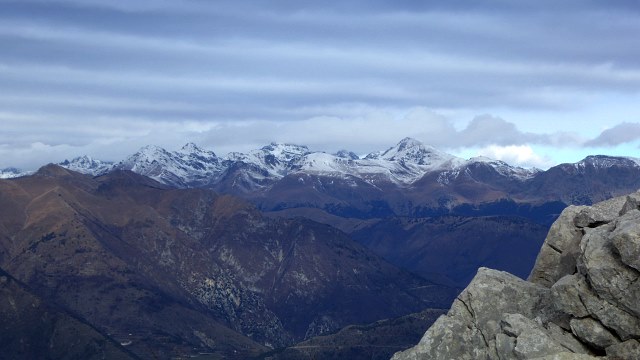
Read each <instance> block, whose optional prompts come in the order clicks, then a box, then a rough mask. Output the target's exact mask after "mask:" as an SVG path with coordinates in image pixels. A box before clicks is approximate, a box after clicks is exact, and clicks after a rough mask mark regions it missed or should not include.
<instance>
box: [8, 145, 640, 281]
mask: <svg viewBox="0 0 640 360" xmlns="http://www.w3.org/2000/svg"><path fill="white" fill-rule="evenodd" d="M639 163H640V160H638V159H636V158H631V157H612V156H603V155H595V156H588V157H587V158H585V159H583V160H581V161H579V162H577V163H570V164H560V165H558V166H554V167H552V168H550V169H548V170H545V171H543V170H539V169H524V168H520V167H514V166H511V165H509V164H507V163H505V162H502V161H499V160H492V159H488V158H484V157H476V158H471V159H466V160H465V159H461V158H459V157H456V156H453V155H450V154H447V153H445V152H442V151H440V150H438V149H435V148H433V147H431V146H428V145H425V144H422V143H421V142H419V141H417V140H415V139H411V138H405V139H402V140H401V141H400V142H398V143H397V144H396V145H395V146H392V147H390V148H389V149H387V150H384V151H377V152H373V153H370V154H367V155H365V156H358V155H356V154H355V153H353V152H350V151H347V150H343V151H339V152H337V153H335V154H328V153H324V152H317V151H310V150H309V148H308V147H306V146H301V145H292V144H276V143H272V144H270V145H267V146H264V147H262V148H261V149H258V150H253V151H250V152H248V153H230V154H228V155H227V156H225V157H220V156H218V155H216V154H215V153H214V152H212V151H209V150H204V149H202V148H199V147H198V146H196V145H195V144H192V143H189V144H186V145H185V146H184V147H182V148H181V149H179V150H177V151H168V150H165V149H163V148H160V147H157V146H145V147H143V148H141V149H140V150H139V151H138V152H136V153H135V154H132V155H131V156H129V157H127V158H126V159H124V160H122V161H119V162H114V163H111V162H105V161H100V160H96V159H92V158H90V157H88V156H81V157H77V158H75V159H72V160H65V161H64V162H62V163H60V165H61V166H63V167H65V168H67V169H70V170H73V171H77V172H80V173H85V174H89V175H92V176H98V175H102V174H106V173H109V172H111V171H114V170H130V171H133V172H135V173H138V174H141V175H144V176H147V177H149V178H151V179H154V180H156V181H158V182H160V183H162V184H165V185H167V186H170V187H173V188H206V189H212V190H214V191H216V192H218V193H223V194H231V195H236V196H240V197H242V198H245V199H247V200H248V201H250V202H251V203H253V204H254V205H255V206H256V207H257V208H258V209H259V210H261V211H263V212H265V215H267V216H270V217H280V218H296V217H304V218H307V219H310V220H314V221H317V222H320V223H325V224H328V225H331V226H333V227H336V228H338V229H340V230H342V231H344V232H345V233H347V234H348V235H350V236H351V237H352V238H353V239H356V240H357V241H359V242H361V243H362V244H363V245H365V246H368V247H369V248H370V249H372V250H373V251H375V252H376V254H378V255H380V256H382V257H384V258H385V259H387V260H389V261H391V262H392V263H393V264H395V265H397V266H400V267H402V268H406V269H408V270H410V271H413V272H415V273H417V274H419V275H421V276H423V277H426V278H429V279H432V280H437V281H444V282H447V281H450V284H451V285H454V286H464V285H466V283H467V282H468V281H469V280H470V279H471V277H472V276H473V275H474V274H475V269H477V267H479V266H491V267H494V268H497V269H500V270H506V271H509V272H511V273H515V274H517V275H518V276H521V277H526V276H527V275H528V272H529V271H530V269H531V267H532V266H533V262H534V260H535V254H536V251H535V250H536V249H537V248H538V247H539V246H540V245H541V244H542V240H543V238H544V234H545V233H546V231H547V230H548V228H549V226H550V225H551V223H552V222H553V221H554V220H555V219H556V218H557V216H558V215H559V214H560V212H561V211H562V210H563V209H564V208H565V207H566V206H567V205H572V204H573V205H590V204H592V203H595V202H598V201H602V200H605V199H608V198H611V197H614V196H618V195H622V194H625V193H629V192H632V191H635V190H636V189H638V188H640V165H639ZM18 174H20V173H19V171H17V170H16V169H12V170H10V171H7V172H5V174H4V176H5V177H8V176H17V175H18ZM439 222H440V224H438V223H439ZM470 232H471V233H473V234H474V236H467V235H466V234H468V233H470ZM391 235H393V236H391ZM489 243H491V244H492V245H489ZM453 244H456V245H455V246H453ZM470 249H482V251H471V250H470ZM510 249H527V250H526V251H521V252H515V251H512V250H510ZM507 253H508V254H510V255H513V256H511V257H509V256H504V255H505V254H507ZM418 254H423V255H425V256H427V257H428V258H430V259H432V260H433V261H421V259H422V258H421V257H420V256H418ZM445 255H446V256H445ZM443 259H445V260H443Z"/></svg>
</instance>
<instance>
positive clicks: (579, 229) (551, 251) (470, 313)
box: [393, 193, 640, 360]
mask: <svg viewBox="0 0 640 360" xmlns="http://www.w3.org/2000/svg"><path fill="white" fill-rule="evenodd" d="M639 206H640V193H634V194H631V195H629V196H626V197H620V198H615V199H611V200H607V201H604V202H602V203H599V204H596V205H594V206H591V207H585V206H580V207H578V206H570V207H568V208H567V209H566V210H565V211H564V212H563V213H562V214H561V215H560V217H559V218H558V220H557V221H556V222H555V223H554V224H553V226H552V227H551V230H550V231H549V235H548V236H547V239H546V240H545V242H544V244H543V246H542V249H541V250H540V254H539V255H538V259H537V260H536V265H535V267H534V269H533V271H532V272H531V275H530V276H529V281H524V280H521V279H519V278H517V277H515V276H513V275H510V274H508V273H504V272H501V271H495V270H490V269H485V268H481V269H479V270H478V273H477V275H476V277H475V278H474V279H473V280H472V281H471V283H470V284H469V286H468V287H467V288H466V289H465V290H464V291H463V292H462V293H461V294H460V295H459V296H458V298H457V299H456V300H455V301H454V303H453V305H452V307H451V310H450V311H449V312H448V313H447V315H443V316H442V317H440V319H438V321H436V323H435V324H434V325H433V326H432V327H431V328H430V329H429V330H427V332H426V333H425V335H424V337H423V338H422V340H420V343H418V345H416V346H415V347H413V348H411V349H408V350H406V351H403V352H399V353H396V354H395V355H394V357H393V359H395V360H404V359H413V360H417V359H491V360H492V359H499V360H505V359H547V360H551V359H558V360H560V359H593V358H598V357H603V356H604V355H605V354H606V357H607V358H609V359H640V343H639V342H638V339H640V281H639V280H640V211H639Z"/></svg>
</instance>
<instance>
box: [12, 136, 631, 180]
mask: <svg viewBox="0 0 640 360" xmlns="http://www.w3.org/2000/svg"><path fill="white" fill-rule="evenodd" d="M622 163H624V164H623V165H624V166H640V159H635V158H623V157H609V156H589V157H587V158H585V159H584V160H582V161H580V162H577V163H575V164H568V166H570V167H572V168H575V169H576V170H577V171H580V169H584V168H585V167H589V166H591V167H597V168H599V167H602V168H606V167H610V166H613V165H616V164H622ZM59 165H61V166H63V167H65V168H67V169H70V170H73V171H77V172H81V173H85V174H89V175H92V176H98V175H102V174H105V173H107V172H109V171H112V170H116V169H120V170H131V171H133V172H136V173H139V174H141V175H145V176H148V177H150V178H152V179H155V180H157V181H159V182H161V183H164V184H167V185H171V186H175V187H181V188H184V187H202V186H213V185H215V184H217V183H219V182H221V181H225V180H227V181H229V183H231V186H236V184H241V186H243V187H245V188H246V189H251V190H255V189H260V188H265V187H268V186H269V185H270V184H272V183H274V182H276V181H278V180H280V179H282V178H284V177H285V176H288V175H291V174H296V173H303V174H310V175H317V176H328V177H337V178H342V179H348V178H351V179H353V178H357V179H361V180H363V181H366V182H367V183H370V184H373V185H375V184H377V183H380V182H390V183H393V184H396V185H398V186H410V185H412V184H413V183H415V182H416V181H418V180H420V179H421V178H423V177H424V176H425V175H427V174H435V175H436V179H437V180H436V181H437V183H438V184H440V186H448V185H449V184H450V183H452V181H454V180H455V179H458V178H460V177H463V176H465V177H468V178H473V176H475V175H474V174H473V172H474V170H473V169H477V168H480V167H482V168H484V169H493V170H494V171H495V173H497V174H499V175H498V176H501V177H504V178H506V179H510V181H511V180H512V181H525V180H527V179H531V178H532V177H534V176H536V174H539V173H540V172H541V170H539V169H525V168H521V167H516V166H511V165H509V164H507V163H505V162H503V161H500V160H494V159H490V158H486V157H474V158H470V159H462V158H459V157H456V156H454V155H451V154H448V153H446V152H442V151H440V150H438V149H436V148H434V147H432V146H428V145H425V144H423V143H421V142H420V141H418V140H415V139H412V138H405V139H402V140H401V141H400V142H398V143H397V144H396V145H395V146H392V147H390V148H388V149H387V150H383V151H377V152H373V153H370V154H368V155H366V156H362V157H359V156H358V155H356V154H355V153H353V152H350V151H347V150H340V151H338V152H337V153H335V154H329V153H326V152H320V151H311V150H309V148H308V147H306V146H302V145H294V144H284V143H271V144H269V145H266V146H264V147H262V148H260V149H256V150H252V151H249V152H247V153H241V152H232V153H229V154H228V155H227V156H225V157H219V156H217V155H216V154H215V153H214V152H213V151H209V150H205V149H202V148H200V147H198V146H197V145H195V144H193V143H188V144H186V145H185V146H183V147H182V148H181V149H179V150H176V151H168V150H166V149H164V148H161V147H159V146H154V145H147V146H144V147H142V148H141V149H140V150H139V151H137V152H136V153H134V154H132V155H130V156H129V157H127V158H126V159H124V160H122V161H120V162H117V163H111V162H105V161H100V160H96V159H93V158H91V157H89V156H80V157H76V158H74V159H72V160H65V161H63V162H62V163H60V164H59ZM27 174H28V173H24V172H20V171H19V170H18V169H13V168H7V169H4V170H0V178H11V177H17V176H22V175H27ZM238 186H240V185H238Z"/></svg>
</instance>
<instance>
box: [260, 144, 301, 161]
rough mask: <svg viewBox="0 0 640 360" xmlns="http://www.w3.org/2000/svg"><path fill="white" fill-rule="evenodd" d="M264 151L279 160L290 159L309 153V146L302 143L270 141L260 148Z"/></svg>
mask: <svg viewBox="0 0 640 360" xmlns="http://www.w3.org/2000/svg"><path fill="white" fill-rule="evenodd" d="M261 150H262V151H263V152H265V153H269V154H271V155H273V156H275V157H276V158H277V159H278V160H280V161H291V160H293V159H298V158H300V157H301V156H304V155H306V154H308V153H309V148H308V147H306V146H304V145H294V144H283V143H271V144H269V145H267V146H264V147H262V149H261Z"/></svg>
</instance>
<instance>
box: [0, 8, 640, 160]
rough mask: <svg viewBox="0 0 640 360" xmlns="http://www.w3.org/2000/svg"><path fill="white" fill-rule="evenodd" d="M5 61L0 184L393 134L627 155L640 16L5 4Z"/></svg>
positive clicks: (474, 146) (448, 142) (504, 148)
mask: <svg viewBox="0 0 640 360" xmlns="http://www.w3.org/2000/svg"><path fill="white" fill-rule="evenodd" d="M0 49H1V50H0V168H4V167H8V166H17V167H20V168H23V169H32V168H34V167H38V166H39V165H41V164H44V163H47V162H52V161H54V162H57V161H62V160H64V159H65V158H71V157H73V156H77V155H81V154H88V155H91V156H94V157H97V158H101V159H105V160H119V159H121V158H123V157H125V156H126V155H128V154H130V153H132V152H135V151H136V150H137V149H138V148H139V147H141V146H143V145H146V144H156V145H160V146H164V147H166V148H168V149H176V148H179V147H180V146H181V145H182V144H184V143H186V142H188V141H193V142H196V143H197V144H199V145H201V146H202V147H205V148H208V149H210V150H213V151H215V152H216V153H218V154H219V155H224V154H226V153H227V152H229V151H245V150H249V149H253V148H258V147H261V146H262V145H265V144H267V143H269V142H272V141H277V142H291V143H299V144H305V145H308V146H309V147H310V148H311V149H312V150H323V151H328V152H333V151H336V150H339V149H341V148H347V149H349V150H353V151H356V152H357V153H361V154H365V153H367V152H370V151H374V150H380V149H385V148H387V147H389V146H391V145H393V144H395V143H396V142H398V141H399V140H400V139H401V138H403V137H406V136H410V137H414V138H416V139H418V140H421V141H423V142H425V143H429V144H432V145H434V146H436V147H439V148H441V149H443V150H445V151H448V152H450V153H453V154H457V155H460V156H463V157H470V156H475V155H485V156H490V157H494V158H500V159H504V160H506V161H508V162H511V163H514V164H519V165H525V166H538V167H543V168H544V167H548V166H551V165H554V164H557V163H560V162H568V161H572V162H573V161H577V160H580V159H581V158H583V157H584V156H586V155H588V154H596V153H598V154H613V155H626V156H636V157H640V150H639V149H638V146H639V144H640V142H639V139H640V106H639V104H640V95H639V91H640V5H638V4H637V2H636V1H616V0H609V1H596V0H591V1H590V0H582V1H575V0H563V1H557V0H523V1H507V0H502V1H500V0H487V1H477V0H442V1H408V0H397V1H381V0H341V1H305V0H288V1H280V0H272V1H260V0H248V1H237V0H236V1H225V0H216V1H204V0H203V1H196V0H190V1H187V0H136V1H131V0H123V1H118V0H44V1H32V0H19V1H5V0H0Z"/></svg>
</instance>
